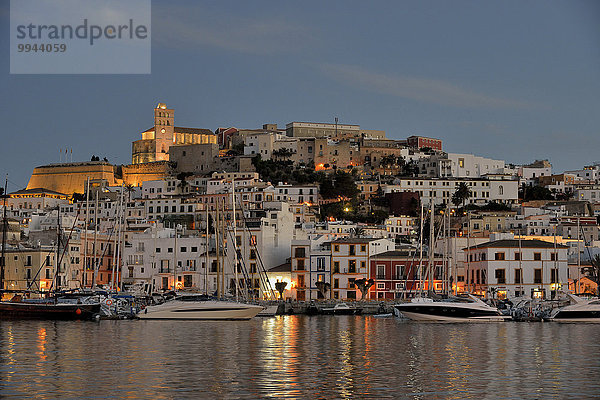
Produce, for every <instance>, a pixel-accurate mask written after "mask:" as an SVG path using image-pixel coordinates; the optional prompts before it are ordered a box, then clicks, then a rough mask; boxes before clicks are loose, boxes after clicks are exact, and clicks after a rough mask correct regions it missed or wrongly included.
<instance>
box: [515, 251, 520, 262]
mask: <svg viewBox="0 0 600 400" xmlns="http://www.w3.org/2000/svg"><path fill="white" fill-rule="evenodd" d="M520 260H521V253H519V252H516V253H515V261H520Z"/></svg>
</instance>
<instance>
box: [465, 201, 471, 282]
mask: <svg viewBox="0 0 600 400" xmlns="http://www.w3.org/2000/svg"><path fill="white" fill-rule="evenodd" d="M470 239H471V212H470V211H467V250H469V248H470V247H471V241H470ZM470 255H471V252H470V251H469V252H467V254H465V257H466V258H467V269H466V273H465V278H466V281H465V283H466V286H467V292H468V293H470V292H471V291H470V290H469V287H470V286H471V285H473V282H472V281H473V280H472V279H471V281H469V272H470V271H469V270H470V269H471V268H470V267H471V264H470V262H469V256H470Z"/></svg>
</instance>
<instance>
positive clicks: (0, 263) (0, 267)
mask: <svg viewBox="0 0 600 400" xmlns="http://www.w3.org/2000/svg"><path fill="white" fill-rule="evenodd" d="M7 185H8V174H6V179H5V181H4V193H2V208H3V210H2V213H3V218H2V257H1V258H0V290H4V266H5V265H6V261H5V260H6V232H7V231H8V226H7V222H8V221H7V220H6V197H7V196H8V194H7V193H6V189H7ZM0 300H2V293H0Z"/></svg>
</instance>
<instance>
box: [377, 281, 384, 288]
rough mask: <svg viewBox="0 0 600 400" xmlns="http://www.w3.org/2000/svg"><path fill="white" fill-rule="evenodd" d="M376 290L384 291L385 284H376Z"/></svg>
mask: <svg viewBox="0 0 600 400" xmlns="http://www.w3.org/2000/svg"><path fill="white" fill-rule="evenodd" d="M377 290H385V283H383V282H382V283H378V284H377Z"/></svg>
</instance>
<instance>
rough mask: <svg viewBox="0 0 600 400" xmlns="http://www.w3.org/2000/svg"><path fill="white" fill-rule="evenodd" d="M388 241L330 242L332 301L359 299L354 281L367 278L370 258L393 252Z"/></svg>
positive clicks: (392, 246) (344, 240) (355, 239)
mask: <svg viewBox="0 0 600 400" xmlns="http://www.w3.org/2000/svg"><path fill="white" fill-rule="evenodd" d="M394 249H395V244H394V242H393V241H391V240H389V239H367V238H345V239H338V240H334V241H332V242H331V269H332V280H333V282H332V289H331V290H332V292H333V298H334V299H343V300H356V299H360V298H361V293H360V291H359V290H358V289H357V287H356V285H355V284H354V281H355V280H356V279H362V278H367V279H368V278H369V270H368V268H369V265H370V257H371V256H373V255H375V254H379V253H383V252H386V251H390V250H394Z"/></svg>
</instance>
